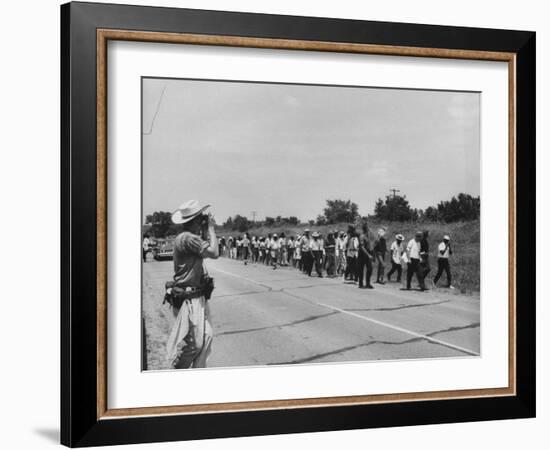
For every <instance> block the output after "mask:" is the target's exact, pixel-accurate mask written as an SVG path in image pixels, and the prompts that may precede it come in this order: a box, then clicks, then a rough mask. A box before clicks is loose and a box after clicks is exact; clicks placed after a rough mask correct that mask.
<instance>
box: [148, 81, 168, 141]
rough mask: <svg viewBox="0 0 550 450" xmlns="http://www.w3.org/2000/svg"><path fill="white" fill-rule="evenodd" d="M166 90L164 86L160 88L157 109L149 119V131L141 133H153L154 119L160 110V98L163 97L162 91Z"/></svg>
mask: <svg viewBox="0 0 550 450" xmlns="http://www.w3.org/2000/svg"><path fill="white" fill-rule="evenodd" d="M165 90H166V86H164V87H163V88H162V92H161V93H160V97H159V102H158V103H157V109H156V110H155V114H154V115H153V120H151V127H150V128H149V131H147V132H145V133H143V134H144V135H146V136H148V135H150V134H152V133H153V126H154V125H155V119H156V118H157V114H158V113H159V110H160V104H161V103H162V99H163V98H164V91H165Z"/></svg>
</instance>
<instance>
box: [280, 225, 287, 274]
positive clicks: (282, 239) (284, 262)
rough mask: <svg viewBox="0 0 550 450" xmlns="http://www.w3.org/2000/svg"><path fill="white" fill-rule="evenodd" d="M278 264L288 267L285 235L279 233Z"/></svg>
mask: <svg viewBox="0 0 550 450" xmlns="http://www.w3.org/2000/svg"><path fill="white" fill-rule="evenodd" d="M279 264H280V265H281V266H288V248H287V239H286V237H285V233H284V232H282V233H281V237H280V238H279Z"/></svg>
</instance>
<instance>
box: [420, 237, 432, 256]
mask: <svg viewBox="0 0 550 450" xmlns="http://www.w3.org/2000/svg"><path fill="white" fill-rule="evenodd" d="M429 251H430V244H428V239H426V238H422V240H421V241H420V253H429Z"/></svg>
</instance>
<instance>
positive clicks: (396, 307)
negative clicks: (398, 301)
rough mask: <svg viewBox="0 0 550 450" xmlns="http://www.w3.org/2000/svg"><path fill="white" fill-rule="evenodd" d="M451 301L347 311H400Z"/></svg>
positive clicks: (444, 301)
mask: <svg viewBox="0 0 550 450" xmlns="http://www.w3.org/2000/svg"><path fill="white" fill-rule="evenodd" d="M449 302H450V300H443V301H440V302H431V303H416V304H412V305H401V306H394V307H384V308H346V309H345V311H398V310H400V309H409V308H422V307H424V306H434V305H441V304H442V303H449Z"/></svg>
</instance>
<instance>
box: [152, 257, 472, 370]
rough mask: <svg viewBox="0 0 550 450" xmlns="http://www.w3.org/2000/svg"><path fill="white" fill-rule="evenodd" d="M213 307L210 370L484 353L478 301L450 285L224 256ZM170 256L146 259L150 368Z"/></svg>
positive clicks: (165, 311)
mask: <svg viewBox="0 0 550 450" xmlns="http://www.w3.org/2000/svg"><path fill="white" fill-rule="evenodd" d="M207 265H208V270H209V272H210V273H211V275H212V276H214V278H215V280H216V289H215V291H214V294H213V297H212V300H211V303H210V307H211V312H212V324H213V327H214V333H215V337H214V344H213V348H212V355H211V357H210V359H209V361H208V365H209V367H227V366H242V365H244V366H251V365H266V364H267V365H271V364H297V363H320V362H337V361H365V360H379V359H386V360H387V359H403V358H406V359H411V358H430V357H453V356H461V357H464V356H470V355H473V356H475V355H477V354H479V351H480V349H479V345H480V344H479V343H480V329H479V317H480V316H479V299H478V298H476V297H470V296H462V295H457V294H455V293H454V292H452V291H448V290H445V289H435V290H431V291H427V292H419V291H402V290H400V288H401V286H399V285H397V283H392V284H389V285H385V286H379V285H375V286H376V289H375V290H366V289H364V290H363V289H361V290H360V289H357V286H356V285H354V284H346V283H344V282H342V280H341V279H328V278H317V277H311V278H310V277H308V276H306V275H304V274H302V273H300V272H299V271H297V270H296V269H292V268H278V269H277V270H273V269H271V268H269V267H266V266H264V265H256V264H249V265H247V266H245V265H244V264H243V263H242V262H240V261H234V260H229V259H226V258H220V259H218V260H215V261H212V260H208V261H207ZM171 274H172V261H166V262H153V261H151V262H148V263H146V264H144V273H143V311H144V317H145V323H146V333H147V347H148V355H147V360H148V368H149V369H163V368H166V366H165V363H164V342H165V339H166V336H167V334H168V331H169V329H170V326H171V323H172V322H173V317H172V314H171V312H170V310H169V307H168V305H162V296H163V286H164V282H165V281H166V280H168V279H170V278H171Z"/></svg>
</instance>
